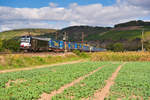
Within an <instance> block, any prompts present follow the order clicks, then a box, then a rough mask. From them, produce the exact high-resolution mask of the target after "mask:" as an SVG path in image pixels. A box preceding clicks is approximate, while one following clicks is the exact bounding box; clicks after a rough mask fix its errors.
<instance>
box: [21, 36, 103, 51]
mask: <svg viewBox="0 0 150 100" xmlns="http://www.w3.org/2000/svg"><path fill="white" fill-rule="evenodd" d="M20 49H21V50H23V51H26V52H28V51H34V52H37V51H54V52H61V51H62V52H64V51H65V50H66V51H73V50H79V51H85V52H99V51H106V49H103V48H96V47H94V46H90V45H89V44H87V43H77V42H65V41H61V40H55V39H52V38H39V37H33V36H22V37H21V42H20Z"/></svg>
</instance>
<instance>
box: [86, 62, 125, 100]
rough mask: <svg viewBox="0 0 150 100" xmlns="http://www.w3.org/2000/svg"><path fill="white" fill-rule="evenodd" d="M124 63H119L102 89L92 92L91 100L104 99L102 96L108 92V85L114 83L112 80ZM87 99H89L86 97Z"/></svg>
mask: <svg viewBox="0 0 150 100" xmlns="http://www.w3.org/2000/svg"><path fill="white" fill-rule="evenodd" d="M124 64H125V63H123V64H121V65H120V66H119V67H118V68H117V69H116V71H115V72H114V73H113V74H112V76H111V77H110V78H109V79H108V80H107V81H106V85H105V87H104V88H103V89H101V90H98V91H97V92H96V93H95V94H94V98H93V100H104V98H105V97H106V96H107V95H108V94H109V89H110V87H111V86H112V85H113V84H114V80H115V78H116V77H117V75H118V72H119V71H120V69H121V68H122V66H123V65H124ZM86 100H89V99H86Z"/></svg>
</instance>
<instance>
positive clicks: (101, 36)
mask: <svg viewBox="0 0 150 100" xmlns="http://www.w3.org/2000/svg"><path fill="white" fill-rule="evenodd" d="M143 29H144V39H143V41H144V48H146V49H148V48H150V22H144V21H141V20H140V21H130V22H126V23H120V24H117V25H114V27H93V26H71V27H66V28H63V29H60V30H55V29H19V30H11V31H5V32H0V39H3V40H6V39H14V38H16V37H18V38H19V37H20V36H22V35H28V34H29V33H30V34H31V35H34V36H40V37H52V38H56V36H58V39H59V40H62V37H63V33H64V32H66V33H67V36H68V40H69V41H77V42H79V41H81V40H82V33H84V37H85V38H84V41H85V42H88V43H90V44H92V45H94V46H98V47H103V48H107V49H111V50H113V49H114V48H116V47H120V48H122V50H140V49H141V33H142V30H143ZM56 33H57V35H56Z"/></svg>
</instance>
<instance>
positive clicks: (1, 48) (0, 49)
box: [0, 39, 3, 52]
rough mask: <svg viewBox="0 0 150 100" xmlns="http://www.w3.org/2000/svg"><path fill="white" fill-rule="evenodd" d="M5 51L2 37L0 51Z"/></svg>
mask: <svg viewBox="0 0 150 100" xmlns="http://www.w3.org/2000/svg"><path fill="white" fill-rule="evenodd" d="M1 51H3V41H2V40H1V39H0V52H1Z"/></svg>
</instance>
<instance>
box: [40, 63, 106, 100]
mask: <svg viewBox="0 0 150 100" xmlns="http://www.w3.org/2000/svg"><path fill="white" fill-rule="evenodd" d="M104 66H105V65H103V66H101V67H99V68H97V69H96V70H94V71H92V72H90V73H88V74H87V75H84V76H82V77H80V78H78V79H76V80H74V81H72V82H71V83H69V84H66V85H64V86H62V87H61V88H59V89H58V90H55V91H53V92H51V93H50V94H47V93H43V94H42V95H41V98H40V99H39V100H51V98H52V97H53V96H55V95H56V94H59V93H61V92H63V91H64V89H66V88H69V87H71V86H73V85H75V84H77V83H79V82H80V81H81V80H83V79H84V78H86V77H88V76H90V75H92V74H93V73H95V72H97V71H98V70H100V69H101V68H102V67H104Z"/></svg>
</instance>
